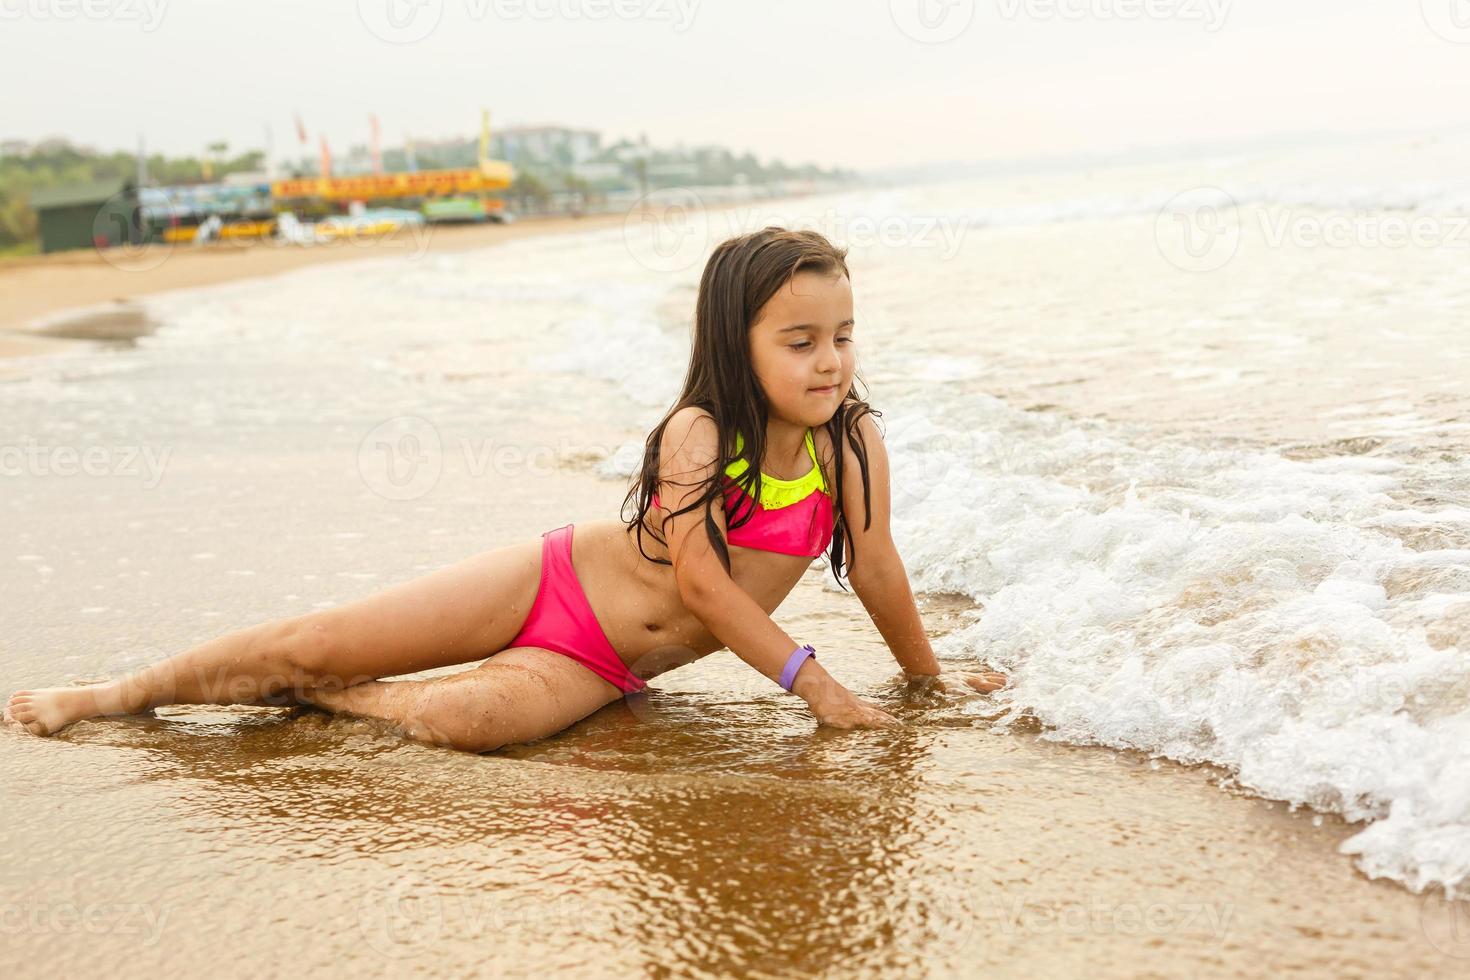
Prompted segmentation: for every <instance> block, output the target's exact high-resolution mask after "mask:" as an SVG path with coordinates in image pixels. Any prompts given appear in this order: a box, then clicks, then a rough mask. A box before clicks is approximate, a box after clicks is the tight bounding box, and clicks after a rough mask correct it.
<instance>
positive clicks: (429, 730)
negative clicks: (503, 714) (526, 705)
mask: <svg viewBox="0 0 1470 980" xmlns="http://www.w3.org/2000/svg"><path fill="white" fill-rule="evenodd" d="M499 720H500V719H499V712H498V711H496V710H495V709H494V706H493V705H491V704H486V703H483V702H482V703H479V704H473V705H470V704H465V703H464V701H463V699H462V698H460V697H457V696H455V695H454V694H449V695H447V696H444V697H440V698H438V699H436V703H432V704H430V705H427V706H425V708H424V709H423V710H422V711H417V712H413V713H412V714H410V715H409V716H408V717H407V718H405V719H404V731H405V733H406V734H407V735H408V736H409V737H410V738H413V739H416V740H418V741H422V742H429V743H431V744H434V745H442V746H445V747H447V748H451V749H458V750H460V751H461V752H490V751H492V750H494V749H498V748H500V747H501V746H503V745H507V744H509V742H510V741H511V740H510V738H508V737H507V734H506V729H505V726H504V725H503V724H500V723H499Z"/></svg>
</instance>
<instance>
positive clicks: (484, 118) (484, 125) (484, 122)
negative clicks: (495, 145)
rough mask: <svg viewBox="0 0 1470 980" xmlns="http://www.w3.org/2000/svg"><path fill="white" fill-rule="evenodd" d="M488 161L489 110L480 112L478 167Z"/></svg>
mask: <svg viewBox="0 0 1470 980" xmlns="http://www.w3.org/2000/svg"><path fill="white" fill-rule="evenodd" d="M489 159H490V110H489V109H481V110H480V166H482V167H483V166H484V165H485V161H487V160H489Z"/></svg>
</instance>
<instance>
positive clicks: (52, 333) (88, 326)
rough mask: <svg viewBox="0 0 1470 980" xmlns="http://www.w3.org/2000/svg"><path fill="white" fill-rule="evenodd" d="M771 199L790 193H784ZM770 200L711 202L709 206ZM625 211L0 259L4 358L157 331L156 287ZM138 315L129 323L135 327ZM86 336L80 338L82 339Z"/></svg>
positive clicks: (546, 231)
mask: <svg viewBox="0 0 1470 980" xmlns="http://www.w3.org/2000/svg"><path fill="white" fill-rule="evenodd" d="M771 200H773V201H774V200H782V201H784V200H788V199H786V198H781V199H771ZM764 203H767V202H766V201H764V200H762V201H751V202H738V203H735V204H729V205H712V206H709V207H707V208H706V211H707V212H711V213H712V212H716V211H719V210H722V209H726V208H729V207H739V206H745V205H751V204H764ZM628 220H629V216H628V214H626V213H623V212H616V213H609V214H589V215H583V216H581V217H570V216H556V217H546V218H523V219H520V220H518V221H515V222H513V223H510V224H497V223H485V224H475V225H421V226H410V227H407V228H403V229H400V230H399V231H398V232H396V233H394V234H392V235H385V236H380V237H375V238H371V239H364V240H356V241H354V240H350V239H343V240H338V241H333V242H327V243H322V244H320V245H314V246H306V247H302V246H295V245H286V244H278V243H260V242H253V243H239V242H218V243H214V244H211V245H205V246H200V247H195V246H192V245H182V246H180V245H150V246H147V247H145V248H142V249H138V250H135V251H129V250H127V249H110V250H108V251H107V252H105V253H104V252H99V251H97V250H95V249H77V250H74V251H68V252H56V253H52V254H50V255H39V256H24V257H20V258H14V259H7V260H4V261H0V292H3V293H4V294H5V296H6V301H5V305H4V308H3V309H0V361H3V360H6V359H11V358H17V357H32V356H39V355H46V354H53V353H64V352H66V351H69V350H74V349H76V348H77V347H78V346H80V345H81V344H85V343H86V342H90V341H113V342H128V341H131V340H133V339H136V338H137V337H139V336H143V335H145V334H147V333H149V332H151V330H152V325H151V324H149V323H148V322H147V321H146V317H145V315H144V314H143V307H142V306H141V305H140V304H139V302H138V300H139V299H141V298H143V297H147V296H151V295H154V294H158V293H165V292H173V291H175V290H183V289H195V288H200V287H205V286H212V285H219V284H224V283H235V282H239V281H241V280H245V279H256V278H265V277H270V276H276V275H280V274H282V273H286V272H292V271H295V270H297V269H303V268H307V267H310V266H319V265H328V264H332V263H337V262H351V261H354V260H359V259H382V258H388V257H391V256H392V255H394V254H395V253H401V252H409V253H410V254H418V255H422V254H427V253H429V252H436V253H448V252H463V251H469V250H473V249H478V248H488V247H490V246H493V245H499V244H504V243H507V242H513V241H518V240H523V239H527V238H535V237H541V236H545V235H559V234H575V233H578V232H585V231H598V230H605V229H609V228H616V227H619V226H621V225H623V224H624V223H625V222H627V221H628ZM130 324H131V326H130ZM79 342H81V344H79Z"/></svg>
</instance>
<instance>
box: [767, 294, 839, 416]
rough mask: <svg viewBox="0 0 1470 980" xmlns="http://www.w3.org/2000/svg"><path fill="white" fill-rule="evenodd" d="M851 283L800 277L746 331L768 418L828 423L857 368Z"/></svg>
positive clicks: (771, 301) (775, 296)
mask: <svg viewBox="0 0 1470 980" xmlns="http://www.w3.org/2000/svg"><path fill="white" fill-rule="evenodd" d="M852 331H853V319H852V283H850V282H849V281H848V279H847V277H846V276H844V275H842V274H840V273H839V274H838V275H836V276H833V275H830V274H827V273H821V272H807V271H803V272H798V273H797V274H796V275H794V276H792V277H791V279H790V280H789V281H788V282H787V283H786V285H784V286H782V287H781V289H780V291H779V292H777V293H776V294H775V295H774V296H772V297H771V298H770V300H769V301H767V303H766V305H765V306H763V307H761V311H760V313H759V314H758V315H757V317H756V321H755V325H754V326H753V327H751V328H750V334H749V336H750V362H751V365H752V366H753V367H754V368H755V374H756V377H757V378H758V379H759V380H760V384H761V388H763V389H764V390H765V393H766V400H767V402H768V403H769V406H770V413H771V414H772V415H775V416H778V417H779V418H782V419H784V420H786V421H788V422H790V423H792V424H793V425H800V426H817V425H821V424H823V423H824V422H826V421H827V420H828V419H830V418H832V416H833V414H834V413H836V411H837V406H838V405H839V404H840V403H841V402H842V396H843V395H845V394H847V389H848V387H849V386H850V385H851V384H852V376H853V372H854V370H855V369H856V366H857V351H856V342H855V341H854V339H853V336H852Z"/></svg>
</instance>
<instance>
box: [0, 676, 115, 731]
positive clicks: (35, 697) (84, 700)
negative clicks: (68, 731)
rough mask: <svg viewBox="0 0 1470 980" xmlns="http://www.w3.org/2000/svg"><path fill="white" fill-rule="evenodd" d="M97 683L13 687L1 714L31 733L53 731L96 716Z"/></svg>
mask: <svg viewBox="0 0 1470 980" xmlns="http://www.w3.org/2000/svg"><path fill="white" fill-rule="evenodd" d="M100 686H101V685H93V684H89V685H87V686H85V687H43V688H39V689H38V690H35V691H16V692H15V693H14V694H12V695H11V696H10V702H9V704H7V705H6V706H5V717H6V719H7V720H11V721H14V722H15V723H16V724H18V725H20V727H22V728H24V729H25V730H26V731H28V732H30V733H31V734H32V735H42V736H44V735H55V734H56V733H57V732H59V731H61V730H62V729H63V728H65V727H66V726H67V725H70V724H72V723H73V722H77V721H81V720H83V719H84V718H94V717H96V716H97V714H98V713H99V712H98V711H97V698H96V694H97V692H96V690H95V688H97V687H100Z"/></svg>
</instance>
